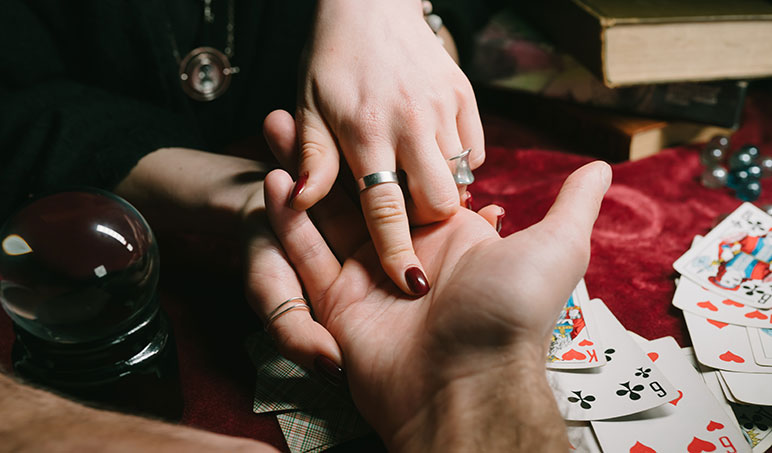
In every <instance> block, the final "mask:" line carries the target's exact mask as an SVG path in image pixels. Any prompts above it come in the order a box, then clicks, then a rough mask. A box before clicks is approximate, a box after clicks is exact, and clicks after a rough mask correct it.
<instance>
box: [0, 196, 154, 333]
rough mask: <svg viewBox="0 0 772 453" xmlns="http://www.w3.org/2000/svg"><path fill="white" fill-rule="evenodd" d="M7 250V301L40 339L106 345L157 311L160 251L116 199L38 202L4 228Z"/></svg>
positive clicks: (0, 261) (0, 264) (3, 273)
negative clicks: (105, 342) (105, 341)
mask: <svg viewBox="0 0 772 453" xmlns="http://www.w3.org/2000/svg"><path fill="white" fill-rule="evenodd" d="M0 245H2V247H1V248H0V302H2V306H3V308H4V309H5V311H6V312H7V313H8V314H9V315H10V317H11V318H12V319H13V321H14V322H15V323H16V324H17V325H18V326H19V327H21V328H23V329H24V330H26V331H27V332H29V333H31V334H33V335H35V336H36V337H39V338H41V339H44V340H47V341H53V342H58V343H82V342H88V341H94V340H104V339H107V338H111V337H114V336H116V335H119V334H122V333H125V332H127V331H128V330H130V329H132V328H134V327H136V326H137V324H138V323H139V324H141V323H143V322H145V320H146V319H149V317H150V316H152V315H153V314H154V313H155V312H156V311H157V309H158V302H157V299H156V298H155V291H156V285H157V283H158V275H159V254H158V246H157V244H156V241H155V238H154V237H153V233H152V231H151V230H150V227H149V226H148V224H147V222H146V221H145V219H144V218H142V216H141V215H140V213H139V212H137V210H136V209H134V207H132V206H131V205H130V204H129V203H128V202H126V201H125V200H123V199H122V198H120V197H118V196H116V195H113V194H111V193H108V192H104V191H101V190H98V189H84V190H77V191H67V192H59V193H55V194H52V195H48V196H45V197H41V198H38V199H36V200H34V201H32V202H30V203H28V204H27V205H26V206H24V207H23V208H21V209H20V210H19V211H18V212H17V213H15V214H14V215H13V216H12V217H11V218H10V219H9V220H8V221H7V222H6V223H5V225H3V227H2V229H0Z"/></svg>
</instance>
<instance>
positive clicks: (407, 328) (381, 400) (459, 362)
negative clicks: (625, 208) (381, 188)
mask: <svg viewBox="0 0 772 453" xmlns="http://www.w3.org/2000/svg"><path fill="white" fill-rule="evenodd" d="M266 132H267V136H268V138H269V142H272V147H273V149H274V151H275V152H277V154H278V155H279V158H280V160H282V161H283V163H285V165H288V164H289V165H290V167H289V168H291V162H292V149H291V148H289V147H283V146H282V145H281V143H279V141H277V140H275V139H276V136H275V135H274V134H272V132H271V129H270V128H267V130H266ZM284 132H285V133H287V132H291V131H289V130H287V129H285V130H284ZM285 144H286V142H285ZM610 179H611V173H610V168H609V167H608V165H606V164H604V163H593V164H589V165H587V166H585V167H583V168H581V169H579V170H577V171H576V172H575V173H574V174H572V175H571V176H570V177H569V178H568V180H567V181H566V183H565V185H564V187H563V189H562V191H561V193H560V194H559V196H558V198H557V200H556V201H555V204H554V205H553V207H552V209H551V210H550V211H549V213H548V214H547V216H546V217H545V218H544V219H543V220H542V221H541V222H539V223H538V224H536V225H534V226H532V227H530V228H528V229H525V230H523V231H520V232H518V233H515V234H513V235H511V236H509V237H507V238H504V239H502V238H500V237H499V236H498V234H497V233H496V230H495V229H494V228H493V226H492V225H491V223H492V222H491V221H490V220H491V216H490V215H489V214H488V215H485V216H484V217H483V216H481V215H478V214H475V213H473V212H471V211H468V210H461V211H460V212H458V213H457V214H456V215H455V216H453V217H451V218H450V219H448V220H446V221H444V222H441V223H437V224H434V225H431V226H427V227H422V228H416V229H414V230H413V243H414V244H415V248H416V252H417V254H418V256H419V257H420V258H421V261H422V262H423V264H424V267H425V269H426V271H427V272H428V276H429V277H430V278H431V280H432V281H433V282H434V284H433V287H432V289H431V290H430V291H429V292H428V293H427V294H426V295H425V296H423V297H420V298H418V299H414V298H409V297H406V296H405V295H404V294H403V293H402V292H401V291H399V290H398V288H396V287H394V286H393V284H392V283H391V282H390V281H389V280H388V278H387V277H386V275H385V274H384V273H383V271H382V270H381V268H380V265H379V261H378V256H377V254H376V248H375V247H374V246H373V244H372V243H369V242H364V243H363V242H361V237H362V234H361V231H362V230H364V228H365V227H364V225H362V224H359V225H357V224H356V223H354V222H352V221H351V220H350V219H349V218H347V219H346V222H345V223H343V222H336V221H335V218H334V217H330V216H328V215H321V218H322V219H324V221H323V222H322V224H321V225H320V228H321V230H322V231H323V232H334V231H341V230H345V231H347V232H349V236H347V237H341V236H339V235H338V236H328V237H327V241H328V243H329V244H331V246H332V250H330V249H329V248H328V246H327V243H326V242H325V240H324V238H323V237H322V235H321V234H320V233H319V232H318V231H317V229H316V227H315V226H314V225H313V224H312V223H311V221H310V220H309V219H308V217H307V216H306V214H305V213H303V212H297V211H294V210H292V209H289V208H288V206H287V202H288V199H289V197H290V195H291V190H292V186H293V183H292V179H291V178H290V176H289V175H287V174H286V173H284V172H283V171H274V172H272V173H270V174H269V175H268V177H267V178H266V182H265V190H266V208H267V211H268V215H269V218H270V220H271V223H272V226H273V228H274V231H275V232H276V235H277V237H278V238H279V240H280V242H281V244H282V246H283V248H284V250H285V251H286V254H287V257H288V258H289V260H290V261H291V262H292V264H293V266H294V268H295V270H296V271H297V273H298V275H299V277H300V280H301V281H302V283H303V286H304V287H305V289H306V291H307V294H308V295H309V297H310V300H311V301H312V302H313V306H314V312H315V315H316V319H317V320H318V321H319V322H320V323H321V324H322V325H324V326H325V327H326V328H327V330H328V331H329V332H330V333H331V334H332V336H333V337H334V338H335V339H336V340H337V342H338V344H339V345H340V346H341V349H342V351H343V356H344V363H345V367H346V370H347V373H348V381H349V384H350V388H351V391H352V394H353V396H354V399H355V402H356V403H357V405H358V407H359V408H360V410H361V411H362V414H363V415H364V416H365V418H366V419H367V420H368V421H370V423H372V424H373V426H374V427H375V429H376V430H377V431H378V433H379V434H380V435H381V436H382V437H383V439H384V441H385V442H386V443H387V445H388V446H389V447H390V448H392V449H394V450H426V449H436V450H447V449H458V450H463V449H464V448H469V447H472V446H474V448H476V449H481V450H485V449H486V446H490V447H491V448H502V449H505V447H506V449H508V451H513V450H516V449H518V448H520V449H523V450H524V451H526V450H525V449H526V447H527V446H528V445H539V448H543V447H544V445H555V446H560V447H565V445H566V438H565V432H564V428H563V425H562V422H561V419H560V416H559V414H558V412H557V407H556V405H555V402H554V399H553V398H552V395H551V392H550V391H549V388H548V386H547V383H546V378H545V371H544V370H545V366H544V362H545V357H546V349H547V345H548V339H549V333H550V331H551V329H552V327H553V326H554V321H555V319H556V317H557V314H558V312H559V311H560V309H561V307H562V306H563V305H564V304H565V302H566V300H567V299H568V297H569V294H570V293H571V290H572V289H573V288H574V286H575V285H576V284H577V282H578V281H579V279H580V278H581V277H582V275H583V274H584V271H585V269H586V266H587V263H588V260H589V249H590V247H589V238H590V233H591V230H592V226H593V223H594V221H595V219H596V217H597V214H598V209H599V207H600V202H601V199H602V197H603V194H604V193H605V191H606V189H607V188H608V185H609V183H610ZM320 205H324V203H322V204H320ZM320 207H322V208H324V209H325V211H327V212H335V213H337V215H344V214H345V213H347V212H351V211H356V209H357V208H356V207H355V206H354V205H353V204H349V205H343V204H340V203H339V202H338V204H336V205H335V206H327V207H323V206H320ZM491 210H492V209H491V208H485V210H484V211H487V212H488V213H489V212H490V211H491ZM314 215H315V218H317V215H316V212H315V213H314ZM357 241H360V242H359V243H357ZM333 251H335V252H336V253H333ZM336 255H337V257H336ZM338 257H340V258H341V259H344V261H343V264H342V265H341V264H340V261H339V260H338ZM556 427H557V428H556ZM478 430H479V431H478ZM483 432H484V433H485V434H484V435H483V434H479V433H483ZM476 433H477V434H476ZM552 442H554V444H552Z"/></svg>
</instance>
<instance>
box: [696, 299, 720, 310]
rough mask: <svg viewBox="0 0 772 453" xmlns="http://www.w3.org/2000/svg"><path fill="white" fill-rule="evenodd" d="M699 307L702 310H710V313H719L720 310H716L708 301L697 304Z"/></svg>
mask: <svg viewBox="0 0 772 453" xmlns="http://www.w3.org/2000/svg"><path fill="white" fill-rule="evenodd" d="M697 306H698V307H700V308H705V309H707V310H710V311H718V308H716V306H715V305H713V304H711V303H710V302H709V301H707V300H706V301H704V302H697Z"/></svg>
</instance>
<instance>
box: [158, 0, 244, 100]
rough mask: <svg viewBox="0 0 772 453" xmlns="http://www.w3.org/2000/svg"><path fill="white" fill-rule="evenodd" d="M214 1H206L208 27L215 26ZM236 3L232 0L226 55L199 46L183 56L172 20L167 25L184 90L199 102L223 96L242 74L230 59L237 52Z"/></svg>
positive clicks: (204, 14) (230, 1)
mask: <svg viewBox="0 0 772 453" xmlns="http://www.w3.org/2000/svg"><path fill="white" fill-rule="evenodd" d="M213 1H214V0H203V4H204V13H203V16H204V17H203V21H204V24H205V27H206V28H209V26H210V25H211V24H213V23H214V12H213V10H212V3H213ZM233 3H234V0H228V23H227V25H226V26H225V29H226V31H227V35H226V41H225V48H224V49H223V52H220V51H219V50H217V49H215V48H214V47H197V48H195V49H193V50H191V51H190V52H188V53H187V55H185V57H184V58H182V57H181V56H180V50H179V47H178V46H177V39H176V38H175V36H174V31H173V30H172V26H171V21H167V22H166V27H167V32H168V34H169V40H170V42H171V45H172V55H173V56H174V59H175V60H176V61H177V65H179V78H180V82H181V84H182V89H183V91H185V93H186V94H187V95H188V96H190V97H191V98H193V99H195V100H197V101H211V100H213V99H217V98H218V97H220V96H221V95H222V94H223V93H224V92H225V91H226V90H227V89H228V86H229V85H230V78H231V76H232V75H233V74H238V73H239V68H238V66H231V63H230V59H231V58H233V55H234V53H235V40H236V39H235V34H236V25H235V12H234V9H235V8H234V5H233Z"/></svg>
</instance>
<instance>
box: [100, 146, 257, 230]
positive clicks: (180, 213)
mask: <svg viewBox="0 0 772 453" xmlns="http://www.w3.org/2000/svg"><path fill="white" fill-rule="evenodd" d="M266 172H267V168H266V166H265V165H263V164H261V163H259V162H256V161H253V160H249V159H243V158H240V157H234V156H227V155H221V154H213V153H207V152H203V151H197V150H191V149H183V148H165V149H159V150H156V151H154V152H152V153H150V154H148V155H147V156H145V157H143V158H142V159H141V160H140V161H139V163H138V164H137V166H136V167H135V168H134V169H132V171H131V172H130V173H129V175H128V176H127V177H126V178H124V180H123V181H121V183H120V184H118V186H117V187H116V188H115V192H116V193H117V194H118V195H120V196H122V197H124V198H126V199H127V200H128V201H129V202H131V203H132V204H134V205H135V206H136V207H137V208H138V209H139V210H140V212H142V213H143V215H145V216H146V217H148V220H149V221H150V223H151V226H152V227H153V228H154V229H160V230H167V229H168V230H173V231H174V232H181V231H187V232H193V233H218V234H232V233H234V232H235V231H236V229H237V228H238V226H239V223H240V221H241V217H240V216H241V213H242V211H243V209H244V206H245V205H246V204H247V203H248V202H249V200H250V199H255V200H259V201H260V202H261V203H262V186H263V178H264V176H265V173H266ZM255 194H258V196H255Z"/></svg>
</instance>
